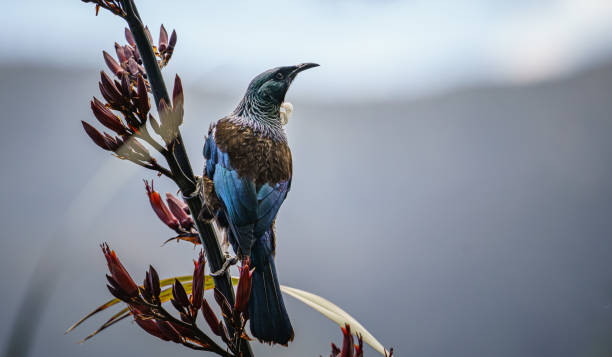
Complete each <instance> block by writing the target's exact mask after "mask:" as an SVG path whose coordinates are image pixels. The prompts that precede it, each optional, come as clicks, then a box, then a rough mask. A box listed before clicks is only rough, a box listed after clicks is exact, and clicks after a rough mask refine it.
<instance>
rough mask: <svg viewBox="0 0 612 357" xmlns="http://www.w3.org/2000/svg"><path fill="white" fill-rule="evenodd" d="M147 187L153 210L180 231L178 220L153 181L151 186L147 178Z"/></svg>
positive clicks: (161, 218) (170, 225) (168, 224)
mask: <svg viewBox="0 0 612 357" xmlns="http://www.w3.org/2000/svg"><path fill="white" fill-rule="evenodd" d="M145 188H146V190H147V196H149V202H150V203H151V207H153V211H155V213H156V214H157V217H159V219H160V220H161V221H162V222H164V223H165V224H166V225H167V226H168V227H170V228H172V229H174V230H175V231H179V222H178V220H177V219H176V218H175V217H174V215H172V212H170V210H169V209H168V207H167V206H166V204H165V203H164V201H162V199H161V197H160V196H159V192H157V191H155V190H154V189H153V181H151V186H149V182H147V181H146V180H145Z"/></svg>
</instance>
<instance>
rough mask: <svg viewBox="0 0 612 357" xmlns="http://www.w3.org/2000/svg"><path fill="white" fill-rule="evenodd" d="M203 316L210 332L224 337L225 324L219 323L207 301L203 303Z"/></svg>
mask: <svg viewBox="0 0 612 357" xmlns="http://www.w3.org/2000/svg"><path fill="white" fill-rule="evenodd" d="M202 315H204V319H205V320H206V322H207V323H208V326H209V327H210V330H211V331H212V332H213V333H214V334H215V335H217V336H223V324H222V323H221V322H220V321H219V319H218V318H217V315H215V313H214V312H213V310H212V308H211V307H210V305H209V304H208V301H206V299H204V300H203V301H202Z"/></svg>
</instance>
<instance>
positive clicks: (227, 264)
mask: <svg viewBox="0 0 612 357" xmlns="http://www.w3.org/2000/svg"><path fill="white" fill-rule="evenodd" d="M239 261H240V260H239V259H238V257H235V256H233V257H229V258H227V259H225V262H224V263H223V266H222V267H221V269H219V270H217V271H216V272H214V273H210V276H212V277H218V276H221V275H223V274H225V273H227V270H228V269H229V268H230V267H231V266H232V265H236V264H238V262H239Z"/></svg>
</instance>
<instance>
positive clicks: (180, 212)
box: [166, 193, 193, 230]
mask: <svg viewBox="0 0 612 357" xmlns="http://www.w3.org/2000/svg"><path fill="white" fill-rule="evenodd" d="M166 201H167V202H168V208H170V211H171V212H172V214H174V217H176V218H177V219H178V220H179V222H181V226H182V227H183V228H184V229H185V230H189V229H190V228H191V227H193V219H192V218H191V216H190V215H189V214H187V213H186V212H189V207H188V206H187V205H186V204H185V202H183V201H181V200H179V199H178V198H177V197H175V196H174V195H172V194H171V193H166Z"/></svg>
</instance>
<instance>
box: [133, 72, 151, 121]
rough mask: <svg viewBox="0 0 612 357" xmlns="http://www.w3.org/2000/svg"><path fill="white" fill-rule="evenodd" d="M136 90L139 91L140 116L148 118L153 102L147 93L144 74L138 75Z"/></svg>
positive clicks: (144, 118)
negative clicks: (151, 102)
mask: <svg viewBox="0 0 612 357" xmlns="http://www.w3.org/2000/svg"><path fill="white" fill-rule="evenodd" d="M136 91H137V93H138V101H137V104H138V112H139V114H140V118H142V119H143V121H144V120H146V118H147V113H148V112H149V110H150V109H151V104H150V103H149V95H148V93H147V84H146V83H145V80H144V78H143V77H142V75H138V78H137V79H136Z"/></svg>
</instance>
